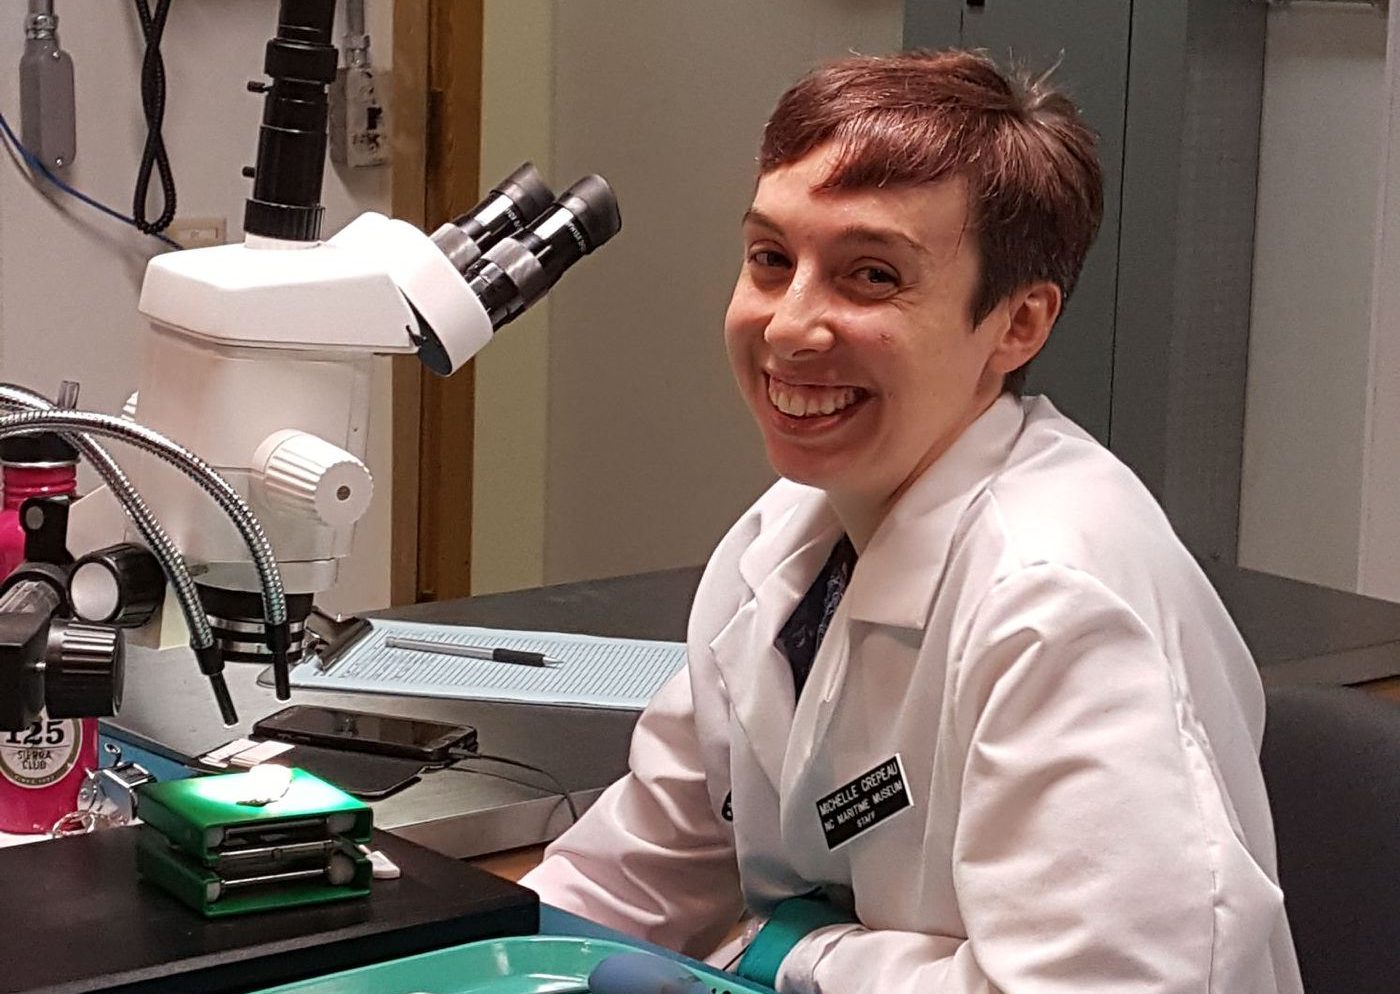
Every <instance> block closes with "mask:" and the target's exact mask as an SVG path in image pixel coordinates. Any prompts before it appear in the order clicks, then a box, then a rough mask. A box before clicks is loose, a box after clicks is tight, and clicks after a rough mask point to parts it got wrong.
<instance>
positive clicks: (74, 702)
mask: <svg viewBox="0 0 1400 994" xmlns="http://www.w3.org/2000/svg"><path fill="white" fill-rule="evenodd" d="M125 679H126V641H125V639H124V638H123V637H122V633H121V630H120V629H117V628H113V627H111V626H110V625H86V624H83V623H82V622H80V621H70V622H63V621H56V622H54V623H53V624H52V625H51V626H50V627H49V646H48V651H47V652H46V653H45V654H44V703H45V705H46V706H47V707H48V709H49V716H50V717H52V718H101V717H105V716H107V715H113V714H116V713H117V709H118V708H120V707H121V704H122V684H123V682H124V681H125Z"/></svg>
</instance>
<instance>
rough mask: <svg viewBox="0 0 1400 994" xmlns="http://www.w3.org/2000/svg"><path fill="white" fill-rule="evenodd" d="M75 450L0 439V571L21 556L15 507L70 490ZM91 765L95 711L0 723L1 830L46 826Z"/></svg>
mask: <svg viewBox="0 0 1400 994" xmlns="http://www.w3.org/2000/svg"><path fill="white" fill-rule="evenodd" d="M77 469H78V453H77V451H76V450H74V448H73V447H72V446H71V445H69V444H68V443H67V442H65V441H64V440H63V439H62V438H60V437H58V436H57V435H48V434H46V435H24V436H11V437H9V438H5V439H0V487H3V496H4V504H3V508H0V577H3V576H8V575H9V574H10V572H11V571H13V570H14V568H15V567H16V566H18V565H19V564H20V563H22V562H24V537H25V536H24V528H23V527H22V526H21V524H20V518H19V510H20V505H22V504H23V503H24V502H25V501H26V500H28V499H29V498H31V497H59V496H71V495H73V493H74V492H75V491H76V490H77V483H78V476H77ZM96 767H97V719H95V718H81V719H79V718H64V719H57V718H50V717H49V716H48V715H47V714H40V716H39V720H38V721H37V722H35V723H34V724H33V725H31V726H29V728H27V729H25V730H23V731H16V732H11V731H0V831H4V832H19V833H23V834H33V833H39V832H47V831H48V830H49V829H51V828H52V827H53V825H54V822H56V821H58V819H59V818H61V817H62V816H63V815H65V814H67V813H68V812H70V811H72V810H73V809H74V808H75V807H76V806H77V801H78V788H80V787H81V786H82V783H83V778H84V777H85V776H86V775H87V772H88V771H89V770H92V769H96Z"/></svg>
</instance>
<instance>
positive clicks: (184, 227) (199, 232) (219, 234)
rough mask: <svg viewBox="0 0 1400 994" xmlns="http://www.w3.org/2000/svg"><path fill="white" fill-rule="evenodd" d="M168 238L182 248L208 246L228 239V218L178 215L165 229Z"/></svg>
mask: <svg viewBox="0 0 1400 994" xmlns="http://www.w3.org/2000/svg"><path fill="white" fill-rule="evenodd" d="M165 235H166V237H167V238H169V239H171V240H172V241H174V242H176V243H178V244H179V246H180V247H181V248H187V249H192V248H207V247H208V246H210V245H222V244H224V243H225V242H226V241H228V219H227V218H222V217H177V218H176V219H175V220H173V221H171V222H170V227H169V228H166V229H165Z"/></svg>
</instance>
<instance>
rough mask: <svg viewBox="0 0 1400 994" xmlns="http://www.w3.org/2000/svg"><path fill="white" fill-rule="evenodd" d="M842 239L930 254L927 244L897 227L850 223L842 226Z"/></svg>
mask: <svg viewBox="0 0 1400 994" xmlns="http://www.w3.org/2000/svg"><path fill="white" fill-rule="evenodd" d="M839 237H840V238H841V240H842V241H850V242H865V243H868V244H873V245H882V246H885V247H887V248H903V249H907V250H909V251H911V252H914V253H915V254H917V255H928V248H927V246H925V245H923V244H922V243H921V242H919V241H917V240H916V239H914V238H911V237H909V236H908V235H906V234H905V233H904V232H902V231H900V230H898V229H896V228H879V227H874V226H871V225H864V224H848V225H847V226H846V227H844V228H842V229H841V231H840V233H839Z"/></svg>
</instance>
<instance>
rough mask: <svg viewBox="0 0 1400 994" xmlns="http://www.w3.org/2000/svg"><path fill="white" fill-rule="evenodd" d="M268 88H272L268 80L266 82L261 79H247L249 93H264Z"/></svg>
mask: <svg viewBox="0 0 1400 994" xmlns="http://www.w3.org/2000/svg"><path fill="white" fill-rule="evenodd" d="M270 89H272V84H271V83H269V82H267V81H266V80H261V79H250V80H248V92H249V93H266V92H267V91H268V90H270Z"/></svg>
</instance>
